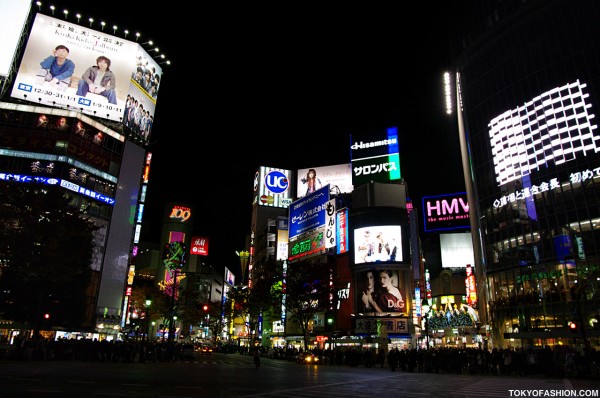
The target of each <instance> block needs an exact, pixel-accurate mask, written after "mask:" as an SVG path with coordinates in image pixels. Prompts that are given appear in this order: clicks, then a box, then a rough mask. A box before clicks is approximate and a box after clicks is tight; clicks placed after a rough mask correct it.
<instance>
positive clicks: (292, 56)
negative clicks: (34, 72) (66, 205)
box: [43, 0, 464, 269]
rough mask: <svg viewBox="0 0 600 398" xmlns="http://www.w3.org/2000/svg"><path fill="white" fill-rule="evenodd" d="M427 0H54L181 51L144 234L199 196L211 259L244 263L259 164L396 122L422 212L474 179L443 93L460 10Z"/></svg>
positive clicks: (160, 118) (166, 85)
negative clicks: (454, 17) (277, 0)
mask: <svg viewBox="0 0 600 398" xmlns="http://www.w3.org/2000/svg"><path fill="white" fill-rule="evenodd" d="M416 3H418V2H416ZM416 3H415V4H411V7H410V10H411V11H410V12H408V11H402V10H397V8H398V6H399V5H397V4H396V5H394V6H393V7H392V6H391V5H390V8H385V7H384V8H381V7H380V6H378V8H377V9H374V8H364V5H362V4H361V5H360V7H354V8H351V7H350V6H348V5H346V4H344V7H345V8H335V9H331V10H328V9H325V8H323V7H322V6H321V5H319V6H318V7H316V6H315V8H309V7H308V6H307V5H306V4H304V3H299V4H298V5H293V4H286V7H287V8H283V7H282V6H278V7H276V8H272V7H269V8H267V7H266V5H262V4H256V3H252V4H250V3H247V4H246V5H244V6H243V8H236V7H237V5H236V6H234V5H233V4H230V3H229V4H226V5H223V9H219V8H218V7H220V6H215V5H214V4H211V5H210V6H205V5H203V4H202V3H194V4H197V5H194V6H191V4H192V3H189V2H185V3H184V2H168V3H166V4H169V5H177V4H181V6H175V7H170V9H165V8H162V7H161V6H160V5H159V6H156V5H151V4H150V3H147V4H145V3H143V2H132V3H131V5H129V2H127V4H128V5H126V6H125V5H124V2H122V1H119V2H117V1H112V0H104V1H102V2H81V1H74V0H69V1H66V0H63V1H56V2H54V3H53V4H54V5H55V6H56V15H57V16H58V15H59V13H61V11H62V9H64V8H67V9H69V12H70V13H69V15H74V14H75V13H76V12H80V13H81V14H83V17H82V21H84V20H87V19H88V18H89V16H93V17H94V19H95V21H96V22H95V23H96V24H97V25H95V26H96V28H97V29H100V25H99V21H101V20H105V21H106V24H107V26H111V27H112V25H114V24H116V25H117V26H119V30H122V29H124V28H127V29H129V30H130V31H132V32H133V31H139V32H140V33H141V36H140V38H139V39H138V42H141V43H145V42H146V41H148V40H153V42H154V47H156V46H158V47H159V48H160V50H161V51H160V52H164V53H165V55H166V58H167V59H169V60H170V61H171V65H161V66H162V67H164V69H163V78H162V81H161V88H160V91H159V93H158V98H157V105H156V113H155V118H154V127H153V130H152V135H151V138H150V142H151V145H150V147H149V150H151V151H152V152H153V165H152V170H151V174H150V185H149V192H148V196H147V203H146V213H145V216H144V227H143V229H142V240H143V241H149V242H156V243H158V241H159V239H160V223H161V219H160V218H161V215H162V211H163V209H164V206H165V204H166V203H168V202H174V201H182V202H186V203H189V204H191V205H193V206H194V207H195V208H196V213H195V231H194V232H195V235H202V236H206V237H208V238H209V240H210V247H209V252H210V254H209V256H208V258H207V261H208V262H210V263H213V264H217V265H218V266H228V267H229V268H230V269H235V268H236V267H237V266H238V265H239V260H238V258H237V256H236V254H235V250H241V249H243V244H244V239H245V236H246V235H248V234H249V233H250V222H251V209H252V207H251V200H252V187H253V179H254V174H255V172H256V170H257V168H258V167H259V166H270V167H279V168H287V169H292V170H294V169H298V168H308V167H313V166H315V167H316V166H327V165H334V164H341V163H349V162H350V156H349V153H350V151H349V145H350V135H351V134H353V133H354V134H358V133H360V134H363V133H366V132H369V131H375V130H379V129H383V128H386V127H390V126H397V127H398V131H399V139H400V159H401V167H402V170H401V171H402V176H403V177H404V179H405V181H406V184H407V187H408V191H409V196H410V197H411V199H413V201H414V204H415V206H417V207H418V209H419V210H420V206H421V204H420V202H421V197H422V196H431V195H438V194H445V193H452V192H457V191H464V182H463V176H462V168H461V163H460V157H459V143H458V132H457V128H456V119H455V117H453V116H450V117H448V116H447V115H446V114H445V109H444V107H445V104H444V98H443V77H442V74H443V72H444V71H445V70H447V69H448V68H451V67H452V65H453V62H452V58H451V57H450V48H449V47H450V46H449V43H450V38H449V28H448V24H447V23H446V22H445V21H446V18H448V17H449V16H450V14H451V12H450V11H451V10H449V5H444V4H442V5H437V4H430V3H427V4H423V5H421V4H416ZM48 4H51V3H50V2H48V3H47V5H48ZM73 4H74V6H73ZM47 5H45V6H43V7H46V8H44V10H45V11H46V12H45V13H48V14H50V13H49V9H48V8H47ZM133 6H135V10H132V9H130V8H132V7H133ZM261 7H262V8H261ZM436 7H437V8H436ZM440 7H441V8H440ZM444 7H446V8H444ZM71 20H72V21H75V19H74V18H71ZM82 24H83V22H82ZM86 26H89V24H86ZM111 30H112V29H111ZM117 35H119V34H118V33H117ZM127 39H129V40H134V39H135V37H134V36H132V34H131V33H130V35H129V36H128V37H127ZM148 48H149V47H148Z"/></svg>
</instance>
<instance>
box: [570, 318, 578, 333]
mask: <svg viewBox="0 0 600 398" xmlns="http://www.w3.org/2000/svg"><path fill="white" fill-rule="evenodd" d="M569 329H570V330H571V333H573V334H577V323H576V322H574V321H571V322H569Z"/></svg>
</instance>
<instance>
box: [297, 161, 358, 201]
mask: <svg viewBox="0 0 600 398" xmlns="http://www.w3.org/2000/svg"><path fill="white" fill-rule="evenodd" d="M327 184H329V186H330V187H331V190H332V192H333V193H334V194H340V193H350V192H352V190H353V186H352V169H351V166H350V163H346V164H337V165H334V166H321V167H311V168H309V169H299V170H298V182H297V185H296V197H297V198H298V199H300V198H302V197H304V196H306V195H308V194H309V193H311V192H314V191H316V190H317V189H320V188H322V187H324V186H325V185H327Z"/></svg>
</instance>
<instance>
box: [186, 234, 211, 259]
mask: <svg viewBox="0 0 600 398" xmlns="http://www.w3.org/2000/svg"><path fill="white" fill-rule="evenodd" d="M190 254H195V255H198V256H208V238H204V237H202V236H192V241H191V242H190Z"/></svg>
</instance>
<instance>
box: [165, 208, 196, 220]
mask: <svg viewBox="0 0 600 398" xmlns="http://www.w3.org/2000/svg"><path fill="white" fill-rule="evenodd" d="M191 216H192V211H191V210H190V209H189V208H188V207H182V206H174V207H173V208H172V209H171V214H169V218H172V219H176V220H179V221H181V222H186V221H187V220H188V219H189V218H190V217H191Z"/></svg>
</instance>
